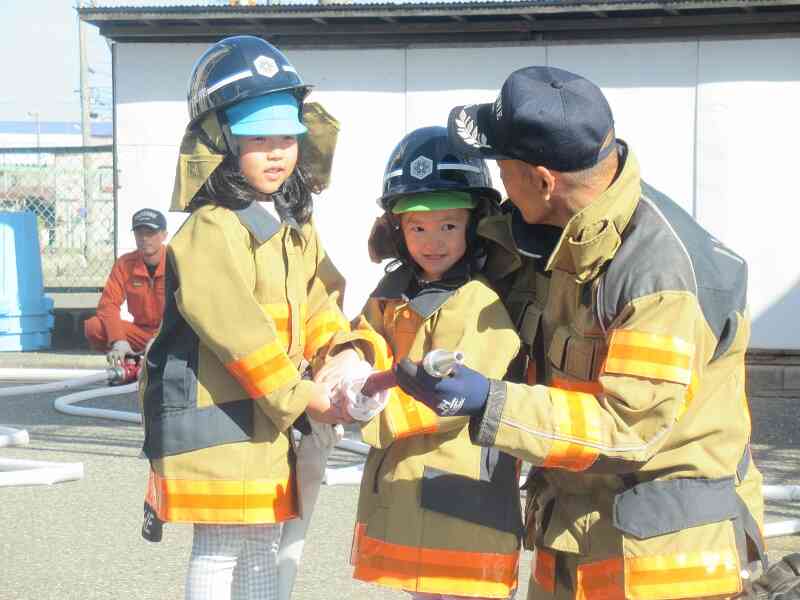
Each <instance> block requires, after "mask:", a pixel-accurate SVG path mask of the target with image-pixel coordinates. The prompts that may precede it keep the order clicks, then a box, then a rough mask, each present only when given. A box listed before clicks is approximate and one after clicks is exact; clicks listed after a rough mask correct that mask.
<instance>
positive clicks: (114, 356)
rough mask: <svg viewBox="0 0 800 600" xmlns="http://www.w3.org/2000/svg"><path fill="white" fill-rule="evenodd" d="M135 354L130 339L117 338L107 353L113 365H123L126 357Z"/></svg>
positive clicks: (107, 357)
mask: <svg viewBox="0 0 800 600" xmlns="http://www.w3.org/2000/svg"><path fill="white" fill-rule="evenodd" d="M128 354H133V348H131V345H130V344H129V343H128V340H117V341H116V342H114V343H113V344H112V345H111V350H110V351H109V352H108V354H107V355H106V359H107V360H108V362H109V364H110V365H112V366H116V365H121V364H122V363H124V362H125V357H126V356H127V355H128Z"/></svg>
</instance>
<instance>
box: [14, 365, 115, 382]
mask: <svg viewBox="0 0 800 600" xmlns="http://www.w3.org/2000/svg"><path fill="white" fill-rule="evenodd" d="M105 372H106V370H105V369H27V368H25V369H12V368H0V381H39V382H41V381H62V380H64V379H77V378H79V377H86V376H87V375H97V374H98V373H105Z"/></svg>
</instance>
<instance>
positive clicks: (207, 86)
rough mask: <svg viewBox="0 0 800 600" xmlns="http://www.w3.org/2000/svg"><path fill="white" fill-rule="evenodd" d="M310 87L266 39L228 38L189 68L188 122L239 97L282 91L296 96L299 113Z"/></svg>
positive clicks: (230, 104) (219, 109) (239, 36)
mask: <svg viewBox="0 0 800 600" xmlns="http://www.w3.org/2000/svg"><path fill="white" fill-rule="evenodd" d="M310 89H311V86H308V85H306V84H305V83H303V80H302V79H301V78H300V75H298V73H297V71H296V70H295V68H294V67H293V66H292V64H291V63H290V62H289V59H287V58H286V57H285V56H284V55H283V53H282V52H281V51H280V50H278V49H277V48H276V47H275V46H273V45H272V44H270V43H269V42H266V41H264V40H262V39H261V38H259V37H255V36H252V35H237V36H234V37H228V38H225V39H223V40H220V41H219V42H217V43H216V44H214V45H213V46H211V47H210V48H209V49H208V50H206V51H205V52H204V53H203V55H202V56H201V57H200V58H199V59H197V62H196V63H195V65H194V68H193V69H192V74H191V76H190V78H189V90H188V94H187V95H188V98H187V100H188V103H189V119H190V125H193V124H195V123H197V122H198V121H199V120H200V119H201V118H202V117H204V116H205V115H207V114H208V113H210V112H216V113H218V114H219V113H220V112H221V111H222V110H223V109H225V108H227V107H229V106H232V105H233V104H236V103H238V102H241V101H242V100H247V99H248V98H256V97H258V96H263V95H265V94H272V93H274V92H281V91H289V92H291V93H293V94H294V95H295V96H296V97H297V101H298V102H297V103H298V105H299V110H300V114H301V115H302V110H303V100H304V99H305V97H306V96H307V95H308V92H309V91H310Z"/></svg>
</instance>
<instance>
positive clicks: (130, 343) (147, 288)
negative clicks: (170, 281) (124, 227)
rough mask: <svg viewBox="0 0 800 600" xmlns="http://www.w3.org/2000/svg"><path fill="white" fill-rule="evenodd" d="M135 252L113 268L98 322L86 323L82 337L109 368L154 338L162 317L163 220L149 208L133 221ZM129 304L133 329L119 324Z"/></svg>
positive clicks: (103, 297) (139, 349) (128, 254)
mask: <svg viewBox="0 0 800 600" xmlns="http://www.w3.org/2000/svg"><path fill="white" fill-rule="evenodd" d="M132 228H133V234H134V236H135V237H136V250H135V251H133V252H129V253H127V254H123V255H122V256H120V257H119V258H118V259H117V262H116V263H114V268H113V269H112V270H111V274H110V275H109V276H108V281H106V285H105V287H104V288H103V295H102V296H101V298H100V303H99V304H98V305H97V316H95V317H91V318H90V319H87V320H86V322H85V324H84V333H85V335H86V339H87V340H88V341H89V345H90V346H91V347H92V348H93V349H94V350H100V351H102V352H108V361H109V362H110V363H111V364H119V363H121V362H122V361H123V360H124V359H125V356H126V355H127V354H131V353H134V352H141V351H142V350H144V349H145V347H146V346H147V343H148V342H149V341H150V339H151V338H152V337H153V336H154V335H155V333H156V330H157V329H158V327H159V325H160V324H161V315H162V314H163V312H164V265H165V262H164V261H165V257H166V252H165V246H164V241H165V240H166V237H167V220H166V218H165V217H164V215H163V214H162V213H160V212H158V211H157V210H153V209H152V208H143V209H141V210H140V211H137V212H136V213H135V214H134V215H133V222H132ZM126 300H127V302H128V312H130V313H131V315H133V323H131V322H129V321H124V320H122V318H121V316H120V309H121V307H122V303H123V302H125V301H126Z"/></svg>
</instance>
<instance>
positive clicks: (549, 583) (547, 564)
mask: <svg viewBox="0 0 800 600" xmlns="http://www.w3.org/2000/svg"><path fill="white" fill-rule="evenodd" d="M531 573H532V574H533V580H534V581H535V582H536V585H538V586H539V587H540V588H542V589H543V590H544V591H545V592H555V591H556V555H555V554H553V553H552V552H547V551H546V550H542V549H541V548H538V547H537V548H534V550H533V562H532V564H531Z"/></svg>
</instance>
